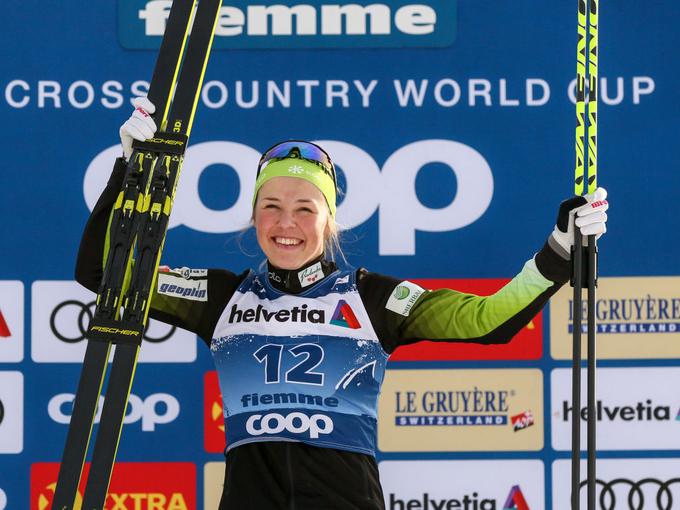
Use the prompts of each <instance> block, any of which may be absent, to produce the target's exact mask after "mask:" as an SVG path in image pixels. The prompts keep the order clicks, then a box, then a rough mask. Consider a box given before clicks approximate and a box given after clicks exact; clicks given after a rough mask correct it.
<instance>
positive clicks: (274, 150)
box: [256, 140, 338, 190]
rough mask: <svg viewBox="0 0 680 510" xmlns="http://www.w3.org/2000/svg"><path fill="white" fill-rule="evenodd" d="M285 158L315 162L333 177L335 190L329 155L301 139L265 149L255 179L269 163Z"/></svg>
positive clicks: (333, 172) (333, 169)
mask: <svg viewBox="0 0 680 510" xmlns="http://www.w3.org/2000/svg"><path fill="white" fill-rule="evenodd" d="M286 158H299V159H304V160H305V161H310V162H311V163H314V164H316V165H317V166H319V167H320V168H321V169H322V170H323V171H324V172H325V173H326V174H328V175H329V176H330V177H331V178H332V179H333V184H334V185H335V189H336V190H337V188H338V183H337V181H336V179H335V166H334V165H333V162H332V161H331V158H330V156H329V155H328V154H327V153H326V151H324V150H323V149H322V148H321V147H319V146H318V145H316V144H313V143H311V142H305V141H303V140H289V141H287V142H281V143H277V144H276V145H274V146H272V147H270V148H269V149H267V150H266V151H265V153H264V154H263V155H262V157H261V158H260V162H259V163H258V164H257V176H256V179H257V177H258V176H259V175H260V172H261V171H262V170H263V169H264V168H265V167H266V166H267V165H268V164H269V163H272V162H274V161H279V160H282V159H286Z"/></svg>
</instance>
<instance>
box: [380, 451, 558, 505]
mask: <svg viewBox="0 0 680 510" xmlns="http://www.w3.org/2000/svg"><path fill="white" fill-rule="evenodd" d="M379 468H380V481H381V483H382V487H383V493H384V495H385V507H386V510H406V509H409V510H410V509H416V508H417V509H422V510H436V509H449V508H451V509H454V508H455V509H469V510H473V509H474V510H496V509H499V510H500V509H503V510H506V509H507V510H510V509H516V510H529V509H540V508H544V507H545V494H544V481H543V480H544V469H543V462H541V461H540V460H506V461H496V460H495V461H486V460H474V461H467V460H464V461H458V460H455V461H454V460H433V461H423V460H418V461H385V462H381V463H380V465H379ZM414 473H417V474H418V476H414Z"/></svg>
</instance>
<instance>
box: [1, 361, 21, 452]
mask: <svg viewBox="0 0 680 510" xmlns="http://www.w3.org/2000/svg"><path fill="white" fill-rule="evenodd" d="M23 449H24V376H23V374H22V373H21V372H0V454H1V453H21V452H22V451H23Z"/></svg>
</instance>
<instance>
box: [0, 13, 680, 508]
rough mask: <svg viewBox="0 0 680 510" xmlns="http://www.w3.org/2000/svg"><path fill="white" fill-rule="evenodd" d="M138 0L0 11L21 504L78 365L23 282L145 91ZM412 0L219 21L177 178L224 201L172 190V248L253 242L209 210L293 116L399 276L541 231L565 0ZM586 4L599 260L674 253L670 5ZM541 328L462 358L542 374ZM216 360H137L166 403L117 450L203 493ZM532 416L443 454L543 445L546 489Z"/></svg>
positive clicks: (60, 262) (559, 111)
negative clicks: (282, 25)
mask: <svg viewBox="0 0 680 510" xmlns="http://www.w3.org/2000/svg"><path fill="white" fill-rule="evenodd" d="M153 3H154V2H144V1H143V0H136V1H134V2H132V1H130V0H127V1H124V0H119V1H117V2H113V1H112V2H60V3H58V4H53V3H45V2H37V1H35V0H24V1H21V2H19V1H17V0H9V1H8V2H6V9H5V23H4V30H2V31H1V32H0V44H1V45H2V47H3V48H5V50H4V51H3V52H2V57H0V59H1V63H2V69H3V72H2V75H1V77H0V87H2V92H3V94H2V96H0V114H1V116H2V119H3V125H4V126H5V128H4V130H3V134H2V137H0V144H2V155H3V169H2V173H1V176H2V177H1V186H0V218H2V221H0V246H1V248H0V261H1V264H0V280H4V281H11V280H14V281H17V280H18V281H20V282H22V283H23V288H24V293H23V305H24V307H23V311H22V312H21V317H22V320H23V324H24V327H23V332H24V334H23V337H22V338H21V339H18V340H17V341H18V342H21V343H22V344H23V355H22V356H21V359H20V360H17V359H2V358H1V357H0V372H11V371H19V372H21V373H22V374H23V384H24V393H23V410H24V411H23V422H22V423H23V425H22V430H23V442H22V444H21V449H20V451H19V452H12V453H9V452H8V453H3V452H0V490H1V491H2V492H4V494H5V499H6V503H5V504H6V507H7V508H11V509H14V508H28V500H29V486H30V476H29V472H30V466H31V465H32V464H34V463H39V462H58V460H59V458H60V455H61V451H62V447H63V441H64V438H65V433H66V426H65V425H63V424H59V423H56V422H55V421H54V420H53V419H52V418H51V417H50V416H49V414H48V403H49V401H50V400H51V399H52V397H53V396H54V395H55V394H57V393H68V392H73V391H74V390H75V385H76V380H77V375H78V373H79V366H78V364H77V363H73V362H70V363H50V362H44V361H40V362H38V361H36V360H35V358H36V356H35V354H33V355H32V354H31V353H32V352H33V351H32V347H31V346H32V344H33V343H34V342H35V341H36V340H35V339H34V338H33V337H32V312H31V310H32V309H33V310H34V311H33V314H35V313H36V312H35V307H36V306H37V305H36V300H38V299H39V296H36V295H34V294H33V293H32V292H31V286H32V284H33V282H36V281H43V280H72V279H73V268H74V261H75V257H76V253H77V249H78V243H79V239H80V234H81V232H82V228H83V226H84V223H85V221H86V219H87V217H88V214H89V209H88V201H87V200H86V196H87V195H88V193H89V195H90V196H92V197H95V198H96V194H97V191H96V190H97V189H99V188H97V184H96V183H100V184H101V182H102V179H103V180H105V179H106V172H108V170H109V169H110V166H111V164H112V158H111V155H116V154H118V151H119V150H118V149H117V148H113V147H115V146H116V145H117V143H118V137H117V132H118V127H119V126H120V124H121V123H122V122H123V121H124V120H125V119H126V118H127V117H128V115H129V113H130V111H131V107H130V100H131V99H132V98H133V97H134V96H135V95H137V94H138V93H143V91H144V84H140V83H138V82H139V81H144V80H148V79H149V78H150V75H151V71H152V67H153V63H154V61H155V57H156V50H155V49H153V48H151V49H142V48H138V49H134V46H135V45H137V46H138V47H139V46H151V47H153V46H157V40H158V38H157V37H156V38H154V37H153V36H147V35H145V34H144V32H143V31H144V30H145V25H144V23H142V21H141V20H140V19H139V18H138V17H137V16H138V14H139V11H140V10H143V9H145V6H146V7H147V8H148V5H147V4H153ZM251 3H252V2H251ZM360 3H361V4H362V5H366V3H362V2H360ZM245 4H246V3H245V2H240V3H239V2H233V3H230V4H229V6H231V8H232V11H229V13H230V15H235V14H234V13H235V11H233V8H234V7H236V8H239V9H241V11H240V12H243V13H244V15H246V14H251V15H252V16H255V14H254V13H250V12H247V10H246V6H245ZM281 4H284V5H295V4H296V3H295V2H281ZM306 4H308V5H311V6H315V7H319V9H318V13H317V14H318V16H321V14H320V13H321V8H320V6H321V4H322V2H318V1H309V2H306ZM407 4H408V2H397V3H393V4H392V3H390V6H391V10H390V17H389V18H387V19H388V22H390V23H391V25H390V27H391V28H390V30H391V35H385V34H383V35H370V34H369V35H363V36H359V37H354V38H352V36H349V35H339V36H324V35H323V34H319V33H317V34H316V35H314V36H311V37H310V38H309V39H305V38H304V36H294V35H293V36H285V35H279V36H274V35H268V36H260V37H257V36H254V35H247V34H246V33H245V32H246V27H244V28H243V30H244V34H242V35H241V36H239V38H238V40H236V39H234V38H233V37H232V38H231V39H230V36H227V35H219V33H218V37H217V39H218V42H216V48H215V50H214V51H213V54H212V57H211V61H210V64H209V67H208V71H207V74H206V78H205V83H206V86H207V87H208V88H207V90H206V91H205V94H204V97H203V101H202V102H201V104H200V105H199V109H198V112H197V115H196V121H195V126H194V130H193V133H192V139H191V145H192V147H193V149H192V151H193V152H190V153H189V155H188V156H187V162H186V172H187V174H186V175H187V179H188V180H187V181H186V182H189V180H191V179H194V180H195V181H196V182H197V184H196V186H197V189H196V190H194V191H192V190H181V193H186V196H187V197H189V198H187V199H186V200H187V203H189V202H191V201H192V200H193V202H191V203H192V204H195V203H202V204H203V206H204V207H205V208H207V209H210V210H212V211H213V212H215V215H216V216H215V218H214V219H211V220H209V219H205V220H204V219H203V217H201V216H200V215H198V216H192V210H194V209H192V207H189V206H187V207H185V208H184V209H182V206H181V205H180V200H183V198H182V197H180V198H178V204H177V211H176V212H177V214H178V216H177V217H176V221H177V222H179V221H180V220H181V222H182V223H184V224H183V225H178V226H176V227H174V228H172V229H171V230H170V231H169V234H168V238H167V243H166V247H165V251H164V253H165V255H164V257H163V259H164V262H165V263H167V264H169V265H171V266H180V265H187V266H191V267H227V268H229V269H232V270H234V271H241V270H242V269H243V268H246V267H253V266H256V265H257V264H259V262H260V260H261V256H260V254H259V253H257V252H256V245H255V241H254V236H253V235H251V234H248V233H246V234H245V235H243V236H242V237H240V240H235V239H234V237H235V235H236V234H238V232H237V231H238V225H237V224H238V223H239V221H240V220H244V219H247V218H246V216H244V214H243V210H242V209H238V207H235V208H234V209H233V210H232V211H233V213H234V214H233V215H232V216H231V217H230V218H232V219H230V220H229V221H223V219H224V218H227V217H229V214H230V213H224V214H222V215H219V211H224V210H228V209H230V208H231V207H232V206H234V205H235V204H236V203H237V201H238V199H239V197H240V196H244V197H246V198H245V200H247V199H248V197H249V191H248V190H249V188H248V187H247V182H246V181H245V180H244V181H243V182H241V181H240V180H239V177H238V176H239V175H241V174H240V173H239V172H240V171H242V172H243V176H244V178H247V173H248V172H250V177H251V178H252V179H254V167H252V164H254V160H253V158H254V156H253V155H254V154H256V153H259V152H261V151H263V150H265V149H266V148H268V147H269V146H270V145H272V144H273V143H275V142H277V141H279V140H282V139H287V138H302V139H311V140H324V141H329V142H330V143H329V144H328V147H329V152H331V155H332V156H333V157H334V158H335V159H336V160H337V161H338V164H339V167H340V169H341V170H342V171H343V173H344V174H345V175H346V176H343V177H341V179H340V180H341V183H342V185H343V187H344V186H345V184H344V183H345V182H346V183H348V184H347V186H346V196H345V198H344V200H345V201H347V202H348V203H349V201H350V200H352V201H353V202H352V206H351V207H350V206H347V204H346V207H345V210H344V211H343V210H342V206H341V213H340V215H339V220H340V222H341V223H343V222H344V223H345V224H346V225H349V226H350V227H352V228H351V229H349V230H348V231H347V232H346V234H345V244H344V248H345V253H346V255H347V258H348V260H349V262H350V263H351V264H352V265H363V266H366V267H368V268H369V269H371V270H375V271H379V272H381V273H385V274H392V275H395V276H399V277H404V278H509V277H512V275H514V274H515V273H516V272H517V271H518V270H519V269H520V268H521V265H522V263H523V262H524V261H525V260H526V259H528V258H529V257H530V256H531V255H532V254H533V253H534V252H535V251H536V250H538V249H539V248H540V246H541V245H542V243H543V242H544V240H545V238H546V237H547V236H548V234H549V233H550V231H551V229H552V227H553V223H554V218H555V216H556V212H557V207H558V204H559V202H560V201H561V200H562V199H564V198H567V197H568V196H570V195H571V194H572V193H573V184H572V182H573V166H574V126H575V110H574V105H573V103H572V101H571V100H570V97H569V84H570V82H571V81H572V80H573V78H574V75H575V66H576V64H575V54H576V2H575V1H574V2H543V1H539V0H525V1H522V2H507V1H501V0H484V1H473V0H459V1H456V0H448V1H445V2H442V1H439V2H435V1H430V2H428V1H425V2H423V5H429V6H431V9H433V12H436V13H438V14H439V16H438V17H437V21H436V23H433V25H434V26H435V28H434V30H435V32H434V35H432V34H431V35H429V36H424V38H423V39H418V36H417V35H408V34H407V35H405V34H404V32H403V31H400V29H399V26H398V25H397V24H396V23H395V22H394V20H395V19H396V18H395V15H396V12H397V10H398V8H400V7H402V6H404V5H407ZM601 4H602V5H601V13H600V76H601V78H602V83H601V87H602V93H603V95H604V96H605V97H603V98H602V100H601V102H600V110H599V111H600V121H599V130H600V131H599V142H600V143H599V162H600V164H599V181H600V183H601V185H603V186H605V187H606V188H607V189H608V191H609V194H610V198H611V201H612V209H611V213H610V218H611V220H610V223H609V229H610V230H609V232H608V233H607V235H606V238H605V239H604V240H603V242H602V243H601V274H602V275H605V276H651V275H677V274H680V258H679V257H678V253H679V250H678V240H677V235H676V233H677V231H678V227H680V225H679V220H678V218H679V217H680V205H679V204H680V202H678V201H677V200H676V199H675V194H676V192H677V190H678V189H679V187H680V173H679V172H677V171H675V169H676V167H677V164H678V163H677V162H678V156H679V154H678V151H679V149H678V147H679V145H678V143H677V132H678V118H680V101H679V99H680V98H679V97H678V87H677V84H678V79H679V78H680V74H679V72H678V69H677V65H675V64H676V62H677V48H678V47H680V40H679V39H680V35H679V33H678V31H677V29H676V28H677V27H676V23H675V20H677V19H678V16H680V5H679V4H677V2H672V1H663V2H654V3H652V4H645V5H642V4H640V2H637V1H633V0H619V1H617V2H607V1H606V0H602V1H601ZM225 5H226V4H225ZM385 5H387V4H385ZM388 9H390V8H389V7H388ZM428 12H429V11H428ZM230 19H231V20H233V19H237V18H230ZM401 19H402V22H401V27H402V28H403V27H404V23H406V22H404V21H403V19H404V18H401ZM423 19H425V20H426V19H427V17H425V18H423ZM319 23H320V20H319ZM423 23H425V22H424V21H423ZM325 37H330V39H328V38H325ZM286 41H288V42H289V43H290V44H287V43H286ZM248 46H260V47H262V46H274V48H273V49H258V48H255V49H253V48H249V47H248ZM293 46H295V48H294V49H290V48H291V47H293ZM310 46H316V47H310ZM319 46H325V47H319ZM372 46H373V47H372ZM375 46H383V47H375ZM227 47H229V48H227ZM409 82H410V85H409ZM208 84H209V86H208ZM255 84H256V85H255ZM254 87H257V96H254V95H253V94H254V93H255V92H254V91H255V88H254ZM408 90H410V91H411V92H412V93H413V92H416V94H415V95H416V96H417V95H418V94H419V93H421V92H422V97H421V98H420V99H421V100H417V98H414V96H413V95H411V96H410V98H408V100H407V98H405V97H404V95H405V94H406V91H408ZM433 140H440V141H444V142H441V143H434V142H432V141H433ZM210 142H232V143H234V144H240V145H221V146H220V145H215V144H211V143H210ZM345 144H347V145H345ZM410 144H415V145H410ZM248 148H250V149H248ZM232 149H233V152H229V151H230V150H232ZM333 149H335V152H333ZM105 151H108V152H106V153H105V154H104V155H102V153H103V152H105ZM440 151H441V152H440ZM192 155H193V157H194V158H195V159H194V163H192V162H191V161H192V160H191V158H192ZM98 157H100V159H99V160H97V159H96V158H98ZM362 158H363V159H362ZM452 162H453V163H452ZM190 165H194V166H190ZM104 167H106V170H103V169H104ZM343 167H344V168H343ZM88 169H89V170H88ZM380 170H381V171H382V172H383V173H384V174H385V175H383V176H382V177H381V176H380V174H379V173H378V171H380ZM362 172H365V177H362ZM86 173H87V174H88V175H91V177H92V183H91V184H87V182H88V181H86V179H85V176H86ZM386 175H389V176H391V178H390V179H388V178H387V177H386ZM191 176H193V177H191ZM409 176H412V177H409ZM183 178H184V176H183ZM362 179H365V181H363V184H362ZM410 179H412V180H410ZM84 183H85V184H84ZM183 183H184V181H183V180H181V183H180V188H182V186H183ZM250 186H252V183H251V184H250ZM88 190H89V191H88ZM197 201H198V202H197ZM354 201H356V204H358V205H356V208H355V206H354V203H355V202H354ZM361 204H363V205H362V207H363V208H364V209H363V210H361V211H359V209H357V208H358V207H359V205H361ZM90 205H91V204H90ZM453 205H456V208H454V207H453ZM194 211H195V210H194ZM447 214H450V215H458V216H457V218H458V219H457V218H454V217H446V215H447ZM461 218H467V219H466V220H465V221H463V220H462V219H461ZM459 219H460V221H459ZM187 224H188V225H189V226H187ZM428 225H429V227H428ZM437 225H439V226H437ZM427 230H435V231H427ZM381 235H382V237H381ZM411 236H414V239H415V243H414V244H413V245H412V246H411V245H410V244H409V242H408V239H409V238H410V237H411ZM243 250H245V251H247V252H249V253H252V252H255V253H256V255H255V256H248V255H247V254H244V253H243ZM0 310H1V308H0ZM5 313H6V314H7V312H5ZM8 320H9V319H8ZM11 326H12V325H11V324H10V329H12V328H11ZM546 331H547V325H546ZM0 341H2V339H0ZM544 342H545V345H546V346H547V345H548V342H549V338H548V337H547V334H546V336H545V337H544ZM1 352H2V351H0V354H1ZM543 352H544V358H543V359H542V360H540V361H538V362H534V363H531V364H527V362H522V361H519V362H516V363H514V362H512V361H510V362H502V363H500V362H494V363H493V364H491V365H489V364H485V363H480V362H468V363H466V364H465V366H466V367H486V366H492V367H501V366H502V367H506V368H508V367H509V368H512V367H527V366H532V367H539V368H541V369H543V370H544V371H545V374H547V373H548V370H549V369H550V368H552V367H554V366H555V362H554V361H552V360H551V359H550V358H549V349H548V348H547V347H546V348H544V349H543ZM668 363H670V364H674V361H668V362H667V364H668ZM405 365H407V367H413V368H455V367H458V366H459V365H460V363H454V362H435V363H427V362H418V363H412V364H408V363H406V362H400V363H399V364H398V368H404V367H405ZM393 366H394V365H393ZM562 366H564V364H563V365H562ZM210 369H211V360H210V357H209V355H208V352H207V349H205V348H204V347H203V346H202V345H199V347H198V354H197V357H196V359H195V361H190V362H184V363H172V364H154V363H142V364H140V366H139V369H138V374H137V378H136V380H135V386H134V389H133V393H137V394H139V395H141V396H146V395H151V394H157V393H167V394H171V395H173V396H174V397H176V399H177V400H178V401H179V402H180V403H181V412H180V413H179V416H178V418H177V419H176V420H175V421H174V422H173V423H171V424H168V425H165V426H158V427H157V428H156V429H155V430H154V431H153V432H149V431H146V432H145V431H143V430H141V428H140V426H139V425H135V426H132V425H131V426H126V427H125V429H124V435H123V437H124V439H123V442H122V444H121V450H120V452H119V458H120V459H121V460H125V461H153V462H156V461H183V462H195V463H196V464H197V465H198V466H199V469H198V487H199V490H198V491H197V494H198V496H197V497H198V507H199V508H202V505H203V490H202V487H203V482H202V476H203V475H202V473H203V471H202V465H203V464H204V463H205V462H207V461H210V460H219V458H220V456H219V454H212V453H206V452H205V451H204V448H203V420H202V416H203V396H202V395H203V389H202V387H201V384H200V381H202V374H203V373H204V372H206V371H207V370H210ZM545 379H546V380H547V375H546V377H545ZM546 391H547V390H546ZM547 399H548V396H547V395H546V401H547ZM6 407H7V406H6ZM5 414H6V415H7V410H6V411H5ZM6 419H8V418H7V417H6ZM0 424H1V422H0ZM1 431H2V429H0V432H1ZM545 434H546V440H545V445H546V446H545V448H544V449H543V450H542V451H540V452H535V453H534V454H531V455H519V454H509V453H499V454H489V453H479V454H474V453H468V454H466V455H465V456H462V457H461V456H460V455H457V454H456V453H442V454H440V455H439V456H435V457H434V458H441V459H451V458H469V459H480V458H482V459H489V458H501V459H509V458H517V457H518V456H519V457H521V458H530V459H540V460H543V461H544V462H545V466H546V478H545V480H546V503H545V504H546V505H547V506H548V507H549V506H551V501H552V500H551V489H550V487H551V484H550V480H551V479H550V469H549V468H548V466H549V462H550V461H552V460H553V459H555V458H558V457H560V458H564V455H558V454H557V453H556V452H554V451H553V450H551V448H550V440H549V429H546V432H545ZM0 444H2V443H0ZM140 445H143V448H142V447H140ZM657 454H658V455H660V456H664V455H665V456H667V455H671V453H670V452H666V453H664V452H657ZM432 455H433V454H427V455H424V456H422V455H421V456H419V455H417V454H413V453H410V454H388V455H387V457H388V458H390V459H395V458H398V459H417V458H423V457H427V458H430V459H431V458H433V457H432ZM633 455H635V454H634V453H633ZM1 498H2V496H1V495H0V508H4V507H3V503H2V499H1ZM34 504H36V503H34V502H31V505H34ZM36 508H37V506H36ZM130 508H131V507H130Z"/></svg>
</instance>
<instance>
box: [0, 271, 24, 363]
mask: <svg viewBox="0 0 680 510" xmlns="http://www.w3.org/2000/svg"><path fill="white" fill-rule="evenodd" d="M23 357H24V284H23V282H20V281H0V363H9V362H18V361H21V360H22V359H23Z"/></svg>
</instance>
